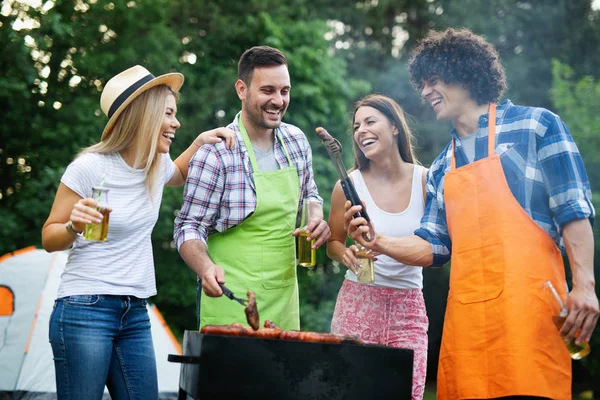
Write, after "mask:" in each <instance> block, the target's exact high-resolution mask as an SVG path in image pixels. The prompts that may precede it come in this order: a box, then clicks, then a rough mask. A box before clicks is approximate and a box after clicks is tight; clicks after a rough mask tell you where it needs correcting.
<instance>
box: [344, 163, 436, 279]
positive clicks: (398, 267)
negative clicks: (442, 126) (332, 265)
mask: <svg viewBox="0 0 600 400" xmlns="http://www.w3.org/2000/svg"><path fill="white" fill-rule="evenodd" d="M350 177H351V178H352V181H353V182H354V187H355V188H356V192H357V193H358V196H359V197H360V199H361V200H362V201H364V202H365V204H366V206H367V213H368V214H369V218H370V219H371V221H372V222H373V224H374V226H375V229H376V230H377V233H381V234H384V235H387V236H393V237H400V236H410V235H412V234H413V233H414V231H415V230H416V229H418V228H419V227H420V226H421V217H422V216H423V213H424V212H425V200H424V198H423V179H422V177H423V167H422V166H420V165H415V168H414V170H413V178H412V189H411V194H410V202H409V203H408V207H407V208H406V209H405V210H404V211H402V212H399V213H389V212H387V211H383V210H382V209H380V208H379V207H377V205H376V204H375V201H373V198H372V197H371V193H369V190H368V189H367V185H366V184H365V180H364V179H363V176H362V174H361V173H360V171H359V170H354V171H352V172H351V173H350ZM374 265H375V283H374V285H375V286H384V287H390V288H395V289H421V288H423V268H421V267H411V266H409V265H405V264H402V263H400V262H398V261H396V260H394V259H393V258H391V257H388V256H386V255H379V256H377V261H375V264H374ZM346 279H349V280H351V281H353V282H356V281H357V280H356V275H354V273H353V272H352V271H350V270H348V271H347V272H346Z"/></svg>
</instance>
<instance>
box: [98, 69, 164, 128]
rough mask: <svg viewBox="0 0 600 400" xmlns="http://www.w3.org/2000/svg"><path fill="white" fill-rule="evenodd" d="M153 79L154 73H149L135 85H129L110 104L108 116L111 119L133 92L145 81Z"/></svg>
mask: <svg viewBox="0 0 600 400" xmlns="http://www.w3.org/2000/svg"><path fill="white" fill-rule="evenodd" d="M152 79H154V75H152V74H148V75H146V76H145V77H143V78H142V79H140V80H139V81H137V82H135V83H134V84H133V85H131V86H129V87H128V88H127V89H126V90H125V91H124V92H123V93H121V94H120V95H119V97H117V98H116V99H115V101H113V103H112V105H111V106H110V109H109V110H108V118H109V119H110V118H111V117H112V116H113V114H114V113H115V111H117V109H118V108H119V107H121V104H123V103H124V102H125V100H127V98H129V96H131V95H132V94H133V92H135V91H136V90H138V89H139V88H140V87H142V86H143V85H144V84H145V83H147V82H150V81H151V80H152Z"/></svg>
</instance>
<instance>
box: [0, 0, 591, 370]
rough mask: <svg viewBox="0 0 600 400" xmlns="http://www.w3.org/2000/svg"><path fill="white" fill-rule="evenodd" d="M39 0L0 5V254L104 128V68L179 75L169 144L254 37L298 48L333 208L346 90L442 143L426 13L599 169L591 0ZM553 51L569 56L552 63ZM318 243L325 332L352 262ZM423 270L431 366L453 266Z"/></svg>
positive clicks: (171, 281)
mask: <svg viewBox="0 0 600 400" xmlns="http://www.w3.org/2000/svg"><path fill="white" fill-rule="evenodd" d="M5 3H7V2H5ZM7 4H8V3H7ZM45 4H48V5H50V4H53V7H51V8H49V9H42V6H28V5H26V4H25V2H19V1H15V2H10V4H9V5H8V6H7V5H6V4H4V3H3V12H2V13H1V14H0V45H1V47H2V51H3V54H2V57H1V58H0V107H2V110H3V113H2V116H3V123H2V124H0V196H1V197H0V235H1V237H2V240H0V254H3V253H6V252H9V251H12V250H15V249H18V248H22V247H25V246H29V245H32V244H35V245H38V246H39V245H40V230H41V227H42V225H43V223H44V221H45V219H46V217H47V215H48V212H49V210H50V208H51V205H52V201H53V199H54V193H55V190H56V187H57V186H58V182H59V180H60V176H61V175H62V173H63V171H64V168H65V167H66V165H67V164H68V163H69V162H70V161H71V160H72V159H73V157H74V156H75V155H76V154H77V152H78V151H79V150H80V149H81V148H82V147H85V146H88V145H90V144H92V143H95V142H97V141H98V140H99V138H100V133H101V131H102V129H103V126H104V124H105V122H106V117H105V116H104V115H103V113H102V112H101V111H100V107H99V98H100V92H101V90H102V87H103V85H104V83H105V82H106V80H107V79H108V78H110V77H111V76H113V75H114V74H116V73H118V72H120V71H122V70H124V69H126V68H128V67H131V66H132V65H135V64H142V65H144V66H145V67H147V68H148V69H149V70H150V71H151V72H153V73H154V74H163V73H166V72H170V71H179V72H182V73H183V74H184V75H185V78H186V81H185V84H184V86H183V89H182V94H181V100H180V104H179V113H178V117H179V118H180V121H181V123H182V127H181V129H180V130H179V131H178V134H177V142H175V143H174V144H173V146H172V156H173V157H175V156H176V155H177V154H179V152H181V151H182V150H183V149H184V148H186V147H187V145H188V144H189V143H190V142H191V141H192V140H193V139H194V138H195V137H196V135H197V134H198V133H200V132H202V131H204V130H207V129H211V128H214V127H216V126H224V125H227V124H228V123H229V122H230V121H231V120H233V118H234V116H235V114H236V113H237V112H238V111H239V108H240V102H239V99H238V98H237V95H236V93H235V90H234V82H235V81H236V79H237V60H238V58H239V56H240V55H241V53H242V52H243V51H244V50H245V49H247V48H249V47H251V46H254V45H262V44H268V45H271V46H275V47H278V48H280V49H281V50H283V51H284V53H285V54H286V55H287V57H288V61H289V70H290V75H291V80H292V87H293V88H292V92H291V104H290V107H289V109H288V113H287V114H286V117H285V119H286V122H289V123H292V124H295V125H297V126H298V127H300V128H301V129H302V130H303V131H304V132H305V133H306V135H307V137H308V139H309V141H310V143H311V145H312V149H313V169H314V171H315V175H316V180H317V184H318V186H319V190H320V193H321V195H322V196H323V198H324V199H325V204H324V208H325V215H328V213H329V199H330V193H331V190H332V188H333V185H334V183H335V182H336V181H337V179H338V177H337V176H336V173H335V170H334V168H333V165H332V163H331V162H330V161H329V159H328V157H327V154H326V152H325V149H324V148H323V146H322V145H321V144H320V142H319V140H318V139H317V137H316V136H315V135H314V129H315V128H316V127H317V126H324V127H325V128H327V129H328V130H329V132H330V133H332V134H333V135H334V136H336V137H337V138H338V139H339V140H340V141H341V142H342V145H343V147H344V160H345V163H346V166H347V167H349V166H350V165H351V163H352V151H351V137H350V135H349V134H348V132H349V123H350V120H351V112H352V103H353V102H354V101H355V100H357V99H358V98H360V97H362V96H363V95H364V94H366V93H368V92H378V93H383V94H386V95H389V96H391V97H393V98H394V99H396V100H397V101H398V102H399V104H400V105H401V106H402V107H403V108H404V109H405V110H406V111H407V112H408V114H410V115H412V116H413V117H414V121H413V122H412V124H411V125H412V127H413V128H414V131H415V133H416V135H417V139H418V140H417V146H418V154H419V158H420V160H421V161H422V163H423V164H424V165H429V164H430V163H431V161H432V160H433V159H434V157H435V156H437V155H438V154H439V152H440V151H441V149H442V147H443V146H444V145H445V144H446V143H447V141H448V136H447V132H448V130H449V126H448V125H444V124H442V123H440V122H437V121H435V116H434V113H433V112H432V111H431V110H430V107H427V106H424V105H423V104H422V102H421V100H420V99H419V94H418V93H417V92H416V91H415V90H414V89H413V88H412V87H411V86H410V85H409V83H408V73H407V68H406V62H407V58H408V54H409V51H410V49H411V48H412V47H413V46H414V44H415V43H416V41H417V40H418V39H419V38H420V37H422V36H423V35H424V34H425V33H426V32H427V31H428V30H429V29H431V28H436V29H437V28H445V27H448V26H455V27H457V26H464V27H468V28H470V29H472V30H474V31H475V32H476V33H480V34H483V35H485V36H486V37H487V38H488V39H489V40H490V41H491V42H492V43H494V44H495V45H496V47H497V48H498V49H499V52H500V54H501V57H502V59H503V61H504V65H505V67H506V70H507V76H508V79H509V84H510V89H509V92H508V96H507V97H510V98H511V99H512V100H514V101H515V102H517V103H523V104H526V105H538V106H545V107H547V108H550V109H552V108H553V107H555V108H556V109H557V110H558V111H559V112H560V115H561V117H562V118H563V119H564V120H565V121H566V123H567V125H568V126H569V128H570V129H571V131H572V133H573V136H574V137H575V140H576V142H577V143H578V144H579V145H580V149H581V151H582V154H583V157H584V160H585V162H586V166H587V169H588V173H589V175H590V178H591V182H592V187H593V188H596V186H597V185H596V183H598V182H600V172H599V171H600V169H599V168H598V163H599V161H598V159H597V157H598V156H597V154H598V151H597V150H598V140H600V139H598V135H597V134H596V132H597V131H598V128H600V122H599V121H598V118H599V117H598V115H600V113H599V112H598V111H600V110H598V104H600V101H599V100H600V99H599V94H598V91H599V89H598V80H597V79H598V72H597V66H598V65H599V63H600V51H599V50H600V49H599V44H600V34H599V32H598V30H599V26H600V25H599V24H598V17H599V12H598V10H595V11H594V10H591V1H590V0H559V1H555V2H526V1H520V0H490V1H487V2H482V1H477V0H379V1H371V0H364V1H363V0H360V1H356V2H347V1H340V0H311V1H308V0H291V1H281V0H246V1H238V0H221V1H214V0H143V1H141V0H133V1H132V0H112V1H111V0H97V1H95V2H92V1H89V0H82V1H77V2H69V1H64V2H60V1H59V2H54V3H51V2H48V3H45ZM7 10H8V11H7ZM19 20H26V21H34V22H35V23H37V24H38V26H39V27H35V26H33V27H30V28H28V27H24V28H23V29H20V30H16V29H13V24H15V23H17V22H18V21H19ZM16 26H17V25H15V27H16ZM552 58H555V59H557V60H558V61H559V62H560V63H559V62H555V63H554V64H551V59H552ZM561 63H562V64H561ZM564 64H568V65H569V67H566V66H565V65H564ZM552 66H553V68H554V69H553V70H552V69H551V67H552ZM79 78H80V81H78V79H79ZM551 87H552V88H553V89H552V98H550V97H549V96H548V91H549V89H550V88H551ZM551 100H552V101H551ZM582 143H585V146H583V145H582ZM181 192H182V191H181V188H166V190H165V192H164V196H163V202H162V206H161V212H160V216H159V221H158V223H157V225H156V228H155V230H154V232H153V244H154V256H155V264H156V276H157V285H158V292H159V295H158V296H157V297H156V298H155V299H154V300H155V302H156V303H157V305H158V306H159V308H160V309H161V311H162V312H163V314H164V315H165V318H166V319H167V321H168V322H169V324H170V325H171V327H172V328H173V329H174V331H175V332H176V334H180V333H181V332H183V330H184V329H193V326H194V325H195V316H194V308H195V288H196V278H195V276H194V274H193V273H192V272H191V271H190V270H189V269H188V268H187V267H186V266H185V264H184V263H183V261H182V260H181V258H180V257H179V255H178V253H177V250H176V249H175V248H174V244H173V239H172V232H173V219H174V215H175V213H176V212H177V210H178V209H179V207H180V206H181V194H182V193H181ZM596 225H597V224H596ZM596 229H597V228H596ZM317 257H318V266H317V267H315V268H314V269H313V270H306V269H299V283H300V299H301V322H302V327H303V329H309V330H315V331H328V330H329V323H330V318H331V314H332V313H333V306H334V303H335V298H336V295H337V291H338V290H339V287H340V286H341V282H342V279H343V274H344V273H345V268H344V267H343V266H341V267H340V266H339V265H334V264H333V263H332V262H331V260H329V259H328V258H327V256H326V255H325V250H324V249H323V248H322V249H320V250H319V252H318V256H317ZM596 258H597V259H598V257H596ZM596 271H598V266H596ZM424 281H425V288H424V294H425V299H426V304H427V308H428V315H429V320H430V329H429V336H430V349H429V360H430V369H429V376H430V378H432V377H433V378H434V377H435V367H436V365H437V363H436V362H437V352H438V349H439V340H440V337H441V327H442V324H443V314H444V309H445V301H446V293H447V286H448V268H442V269H437V270H425V271H424ZM598 338H599V336H598V335H595V336H594V337H593V340H594V342H593V343H592V347H593V348H594V349H599V348H600V342H598V340H599V339H598ZM593 351H594V352H595V351H596V350H593ZM598 362H600V361H599V360H598V357H597V356H594V353H592V355H591V356H590V357H589V358H588V359H587V360H584V361H582V362H580V363H578V364H574V365H576V366H577V368H579V370H576V375H577V376H593V377H596V380H598V379H597V376H598V370H599V369H600V366H598ZM586 374H587V375H586ZM590 374H592V375H590Z"/></svg>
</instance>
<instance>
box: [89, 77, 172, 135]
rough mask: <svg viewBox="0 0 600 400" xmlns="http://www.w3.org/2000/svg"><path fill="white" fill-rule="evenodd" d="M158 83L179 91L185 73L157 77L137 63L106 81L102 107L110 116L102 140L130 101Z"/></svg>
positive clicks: (101, 97) (101, 98)
mask: <svg viewBox="0 0 600 400" xmlns="http://www.w3.org/2000/svg"><path fill="white" fill-rule="evenodd" d="M158 85H167V86H169V87H170V88H171V89H173V90H174V91H179V89H180V88H181V86H182V85H183V75H182V74H180V73H177V72H173V73H170V74H165V75H161V76H158V77H156V76H154V75H152V74H151V73H150V71H148V70H147V69H146V68H144V67H142V66H141V65H136V66H135V67H131V68H129V69H126V70H125V71H123V72H121V73H120V74H118V75H116V76H114V77H112V78H111V79H110V80H109V81H108V82H106V85H105V86H104V90H103V91H102V95H101V96H100V108H102V111H103V112H104V114H105V115H106V116H107V117H108V122H107V124H106V126H105V127H104V131H103V132H102V140H104V139H106V138H107V137H108V135H109V134H110V132H111V131H112V129H113V126H114V125H115V121H116V120H117V118H118V117H119V115H121V113H122V112H123V110H124V109H125V108H126V107H127V106H128V105H129V103H131V102H132V101H133V100H134V99H135V98H136V97H138V96H139V95H140V94H142V93H143V92H145V91H146V90H148V89H150V88H153V87H155V86H158Z"/></svg>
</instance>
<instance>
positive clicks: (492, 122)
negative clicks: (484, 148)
mask: <svg viewBox="0 0 600 400" xmlns="http://www.w3.org/2000/svg"><path fill="white" fill-rule="evenodd" d="M488 117H489V118H488V157H491V156H493V155H494V149H495V148H496V103H490V111H489V116H488Z"/></svg>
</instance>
